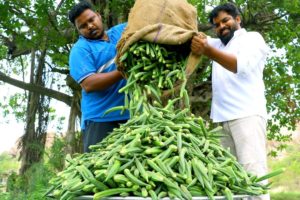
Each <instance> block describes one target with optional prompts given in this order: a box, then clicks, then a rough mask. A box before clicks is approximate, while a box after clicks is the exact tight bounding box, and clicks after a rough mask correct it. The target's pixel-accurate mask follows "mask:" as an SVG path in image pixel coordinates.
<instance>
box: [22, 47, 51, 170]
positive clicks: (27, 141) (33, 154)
mask: <svg viewBox="0 0 300 200" xmlns="http://www.w3.org/2000/svg"><path fill="white" fill-rule="evenodd" d="M45 57H46V49H44V50H43V51H42V52H41V55H40V57H39V59H38V67H37V70H36V75H35V74H34V71H35V70H34V69H35V61H34V60H35V53H34V50H33V53H32V57H31V59H32V63H31V77H30V82H31V83H34V84H37V85H40V86H44V85H45V83H44V77H43V74H44V70H45V66H44V64H45ZM49 102H50V101H49V98H48V101H47V99H46V98H45V96H42V95H40V94H38V93H34V92H29V95H28V106H27V116H26V125H25V133H24V135H23V136H22V138H21V141H20V144H19V147H20V148H21V152H20V159H21V168H20V174H24V173H25V172H26V171H27V170H28V169H29V168H30V167H31V166H32V164H34V163H38V162H40V161H41V159H42V158H43V153H44V148H45V141H46V136H47V132H46V130H47V125H48V115H49V113H48V112H47V110H48V108H49ZM37 116H38V119H37ZM37 120H38V123H36V121H37ZM36 124H37V128H36Z"/></svg>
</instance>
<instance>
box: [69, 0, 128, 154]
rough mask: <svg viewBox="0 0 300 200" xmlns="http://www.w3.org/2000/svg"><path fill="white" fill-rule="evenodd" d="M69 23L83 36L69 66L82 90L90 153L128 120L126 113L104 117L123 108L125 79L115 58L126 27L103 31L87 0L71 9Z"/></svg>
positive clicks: (85, 145)
mask: <svg viewBox="0 0 300 200" xmlns="http://www.w3.org/2000/svg"><path fill="white" fill-rule="evenodd" d="M69 20H70V21H71V22H72V23H73V24H74V25H75V27H76V29H77V31H78V32H79V34H80V36H79V38H78V41H77V42H76V43H75V44H74V46H73V47H72V50H71V53H70V57H69V64H70V74H71V76H72V77H73V78H74V79H75V80H76V81H77V82H78V83H79V84H80V85H81V87H82V100H81V111H82V120H81V129H82V130H83V133H84V136H83V143H84V152H88V151H89V148H88V147H89V146H90V145H92V144H96V143H98V142H99V141H101V140H102V139H103V138H104V137H105V136H107V134H109V132H111V131H112V130H113V128H116V127H119V125H120V123H124V122H126V120H127V119H128V118H129V113H128V112H127V111H126V112H124V113H122V114H121V113H120V111H114V112H110V113H108V114H107V115H104V113H105V111H106V110H107V109H110V108H112V107H115V106H120V105H124V93H119V92H118V91H119V89H120V88H122V87H123V86H124V85H125V84H126V80H124V79H123V77H122V74H121V72H119V71H118V70H117V68H116V65H115V62H114V59H115V56H116V53H117V51H116V45H117V42H118V41H119V39H120V38H121V34H122V32H123V30H124V29H125V26H126V24H120V25H117V26H114V27H112V28H111V29H109V30H108V31H104V28H103V24H102V19H101V15H100V14H99V13H97V12H95V11H94V9H93V8H92V6H91V5H90V4H89V3H87V2H85V1H81V2H80V3H78V4H76V5H75V6H74V7H73V8H72V9H71V10H70V12H69Z"/></svg>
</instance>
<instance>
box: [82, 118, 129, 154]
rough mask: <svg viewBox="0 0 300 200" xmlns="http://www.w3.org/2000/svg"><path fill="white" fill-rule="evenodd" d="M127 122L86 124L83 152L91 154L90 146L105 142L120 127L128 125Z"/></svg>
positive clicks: (89, 122)
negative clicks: (124, 124)
mask: <svg viewBox="0 0 300 200" xmlns="http://www.w3.org/2000/svg"><path fill="white" fill-rule="evenodd" d="M126 121H127V120H121V121H113V122H92V121H88V122H87V123H86V127H85V130H84V132H83V151H84V152H90V149H89V146H90V145H94V144H96V143H98V142H100V141H101V140H103V139H104V138H105V137H106V136H107V135H108V134H109V133H111V132H112V130H113V129H114V128H118V127H120V124H122V123H126Z"/></svg>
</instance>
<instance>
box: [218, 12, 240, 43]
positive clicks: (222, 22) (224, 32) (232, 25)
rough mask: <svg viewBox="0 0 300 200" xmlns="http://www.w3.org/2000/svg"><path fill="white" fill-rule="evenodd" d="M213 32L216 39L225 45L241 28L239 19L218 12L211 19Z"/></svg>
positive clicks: (238, 17)
mask: <svg viewBox="0 0 300 200" xmlns="http://www.w3.org/2000/svg"><path fill="white" fill-rule="evenodd" d="M213 23H214V26H215V31H216V33H217V36H218V38H220V40H221V41H222V43H223V44H224V45H226V44H227V43H228V42H229V41H230V40H231V38H232V37H233V35H234V32H235V31H236V30H238V29H240V28H241V26H240V23H241V18H240V16H236V17H235V18H233V17H232V16H231V15H229V14H228V13H227V12H225V11H221V12H219V14H218V16H217V17H216V18H214V19H213Z"/></svg>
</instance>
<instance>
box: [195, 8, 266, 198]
mask: <svg viewBox="0 0 300 200" xmlns="http://www.w3.org/2000/svg"><path fill="white" fill-rule="evenodd" d="M209 19H210V22H211V23H212V24H213V26H214V29H215V32H216V34H217V36H218V38H219V39H212V38H207V37H205V36H203V35H201V34H199V35H197V36H195V37H194V38H193V39H192V44H191V50H192V52H193V53H195V54H198V55H200V54H201V55H205V56H207V57H208V58H210V59H212V60H213V68H212V89H213V95H212V96H213V98H212V107H211V118H212V120H213V122H220V123H222V125H223V129H224V132H225V136H224V137H223V138H222V139H221V143H222V145H223V146H224V147H229V148H230V151H231V153H232V154H233V155H235V156H236V157H237V160H238V161H239V162H240V163H241V164H242V165H243V166H244V168H245V169H246V170H247V171H249V172H252V173H254V174H256V175H258V176H262V175H264V174H266V173H267V158H266V157H267V153H266V121H267V119H266V118H267V111H266V99H265V96H264V91H265V86H264V82H263V69H264V65H265V62H266V57H267V54H268V51H269V47H268V46H267V45H266V43H265V41H264V39H263V38H262V36H261V35H260V34H259V33H257V32H247V31H246V30H245V29H243V28H241V17H240V14H239V11H238V10H237V8H236V7H235V6H234V5H233V4H231V3H226V4H223V5H220V6H217V7H216V8H214V9H213V11H212V12H211V13H210V16H209ZM250 199H264V200H267V199H270V197H269V195H268V194H267V195H261V196H259V197H251V198H250Z"/></svg>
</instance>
